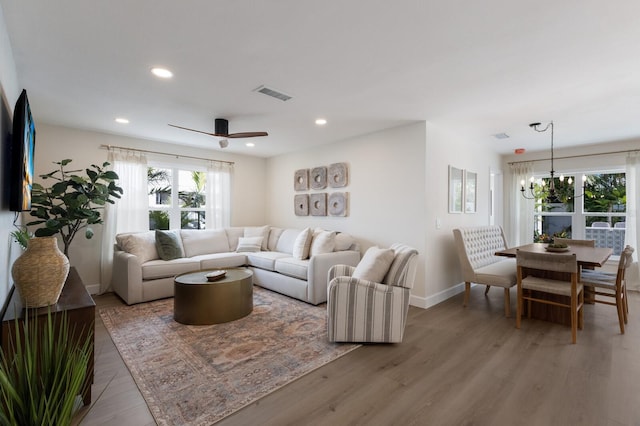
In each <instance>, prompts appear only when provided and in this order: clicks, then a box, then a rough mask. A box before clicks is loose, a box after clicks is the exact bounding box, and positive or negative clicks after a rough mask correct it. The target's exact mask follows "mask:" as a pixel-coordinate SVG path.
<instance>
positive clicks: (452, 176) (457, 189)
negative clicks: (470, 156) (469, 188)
mask: <svg viewBox="0 0 640 426" xmlns="http://www.w3.org/2000/svg"><path fill="white" fill-rule="evenodd" d="M463 183H464V174H463V170H462V169H458V168H457V167H453V166H449V213H462V199H463V198H462V197H463V192H464V186H463Z"/></svg>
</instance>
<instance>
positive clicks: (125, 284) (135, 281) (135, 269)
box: [111, 250, 142, 305]
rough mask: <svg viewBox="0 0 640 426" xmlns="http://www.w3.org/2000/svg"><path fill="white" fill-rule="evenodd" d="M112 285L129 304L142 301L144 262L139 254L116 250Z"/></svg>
mask: <svg viewBox="0 0 640 426" xmlns="http://www.w3.org/2000/svg"><path fill="white" fill-rule="evenodd" d="M111 285H112V287H113V290H114V291H115V292H116V294H118V296H120V297H121V298H122V299H123V300H124V301H125V302H126V303H127V305H132V304H134V303H140V302H142V264H141V263H140V259H139V258H138V256H135V255H133V254H131V253H127V252H125V251H121V250H117V251H114V253H113V273H112V278H111Z"/></svg>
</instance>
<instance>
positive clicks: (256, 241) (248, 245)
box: [236, 237, 263, 253]
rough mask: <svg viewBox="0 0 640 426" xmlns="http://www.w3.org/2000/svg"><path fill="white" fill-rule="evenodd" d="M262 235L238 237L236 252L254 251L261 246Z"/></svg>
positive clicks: (258, 249)
mask: <svg viewBox="0 0 640 426" xmlns="http://www.w3.org/2000/svg"><path fill="white" fill-rule="evenodd" d="M262 240H263V238H262V237H240V238H238V248H237V249H236V253H243V252H244V253H255V252H257V251H260V248H261V247H262Z"/></svg>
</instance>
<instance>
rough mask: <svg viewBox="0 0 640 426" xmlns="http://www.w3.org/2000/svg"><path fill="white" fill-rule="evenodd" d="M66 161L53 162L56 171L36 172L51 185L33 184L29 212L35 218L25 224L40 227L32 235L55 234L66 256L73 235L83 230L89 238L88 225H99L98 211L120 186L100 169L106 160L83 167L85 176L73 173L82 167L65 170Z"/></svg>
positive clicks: (112, 175) (111, 200) (117, 193)
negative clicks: (47, 186) (52, 181)
mask: <svg viewBox="0 0 640 426" xmlns="http://www.w3.org/2000/svg"><path fill="white" fill-rule="evenodd" d="M69 163H71V160H69V159H67V160H62V161H58V162H54V164H57V165H58V168H57V169H56V170H54V171H52V172H50V173H47V174H44V175H40V178H42V179H44V180H47V179H53V180H55V181H56V182H55V183H54V184H53V185H52V186H51V187H49V188H45V187H44V186H42V185H40V184H38V183H34V184H33V189H32V190H31V212H30V215H31V216H34V217H36V218H38V219H37V220H34V221H32V222H29V223H27V226H32V225H40V226H41V227H40V228H38V229H37V230H36V231H35V236H36V237H47V236H52V235H55V234H58V233H59V234H60V237H61V239H62V243H63V245H64V249H63V253H64V254H65V255H66V256H67V257H69V246H70V244H71V242H72V241H73V239H74V238H75V236H76V234H77V233H78V232H79V231H80V230H82V229H84V234H85V237H86V238H91V237H93V230H92V229H91V227H90V225H95V224H101V223H102V222H103V221H102V215H101V210H102V209H103V208H104V206H105V205H106V203H110V204H113V203H114V202H115V201H114V199H116V198H120V195H121V194H122V188H121V187H119V186H117V185H116V181H117V180H118V175H117V174H116V173H115V172H113V171H110V170H105V169H104V168H105V167H107V166H108V165H109V163H108V162H105V163H103V164H102V166H97V165H95V164H92V165H91V167H89V168H87V169H85V170H84V171H85V176H81V175H79V174H77V173H78V172H81V171H82V170H66V169H65V167H66V166H67V165H68V164H69Z"/></svg>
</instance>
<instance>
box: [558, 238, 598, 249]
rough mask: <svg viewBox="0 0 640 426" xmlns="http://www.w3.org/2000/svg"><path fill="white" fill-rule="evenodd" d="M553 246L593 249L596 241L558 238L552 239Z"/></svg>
mask: <svg viewBox="0 0 640 426" xmlns="http://www.w3.org/2000/svg"><path fill="white" fill-rule="evenodd" d="M553 242H554V243H555V244H566V245H568V246H587V247H595V246H596V240H574V239H572V238H558V237H555V238H554V239H553Z"/></svg>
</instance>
